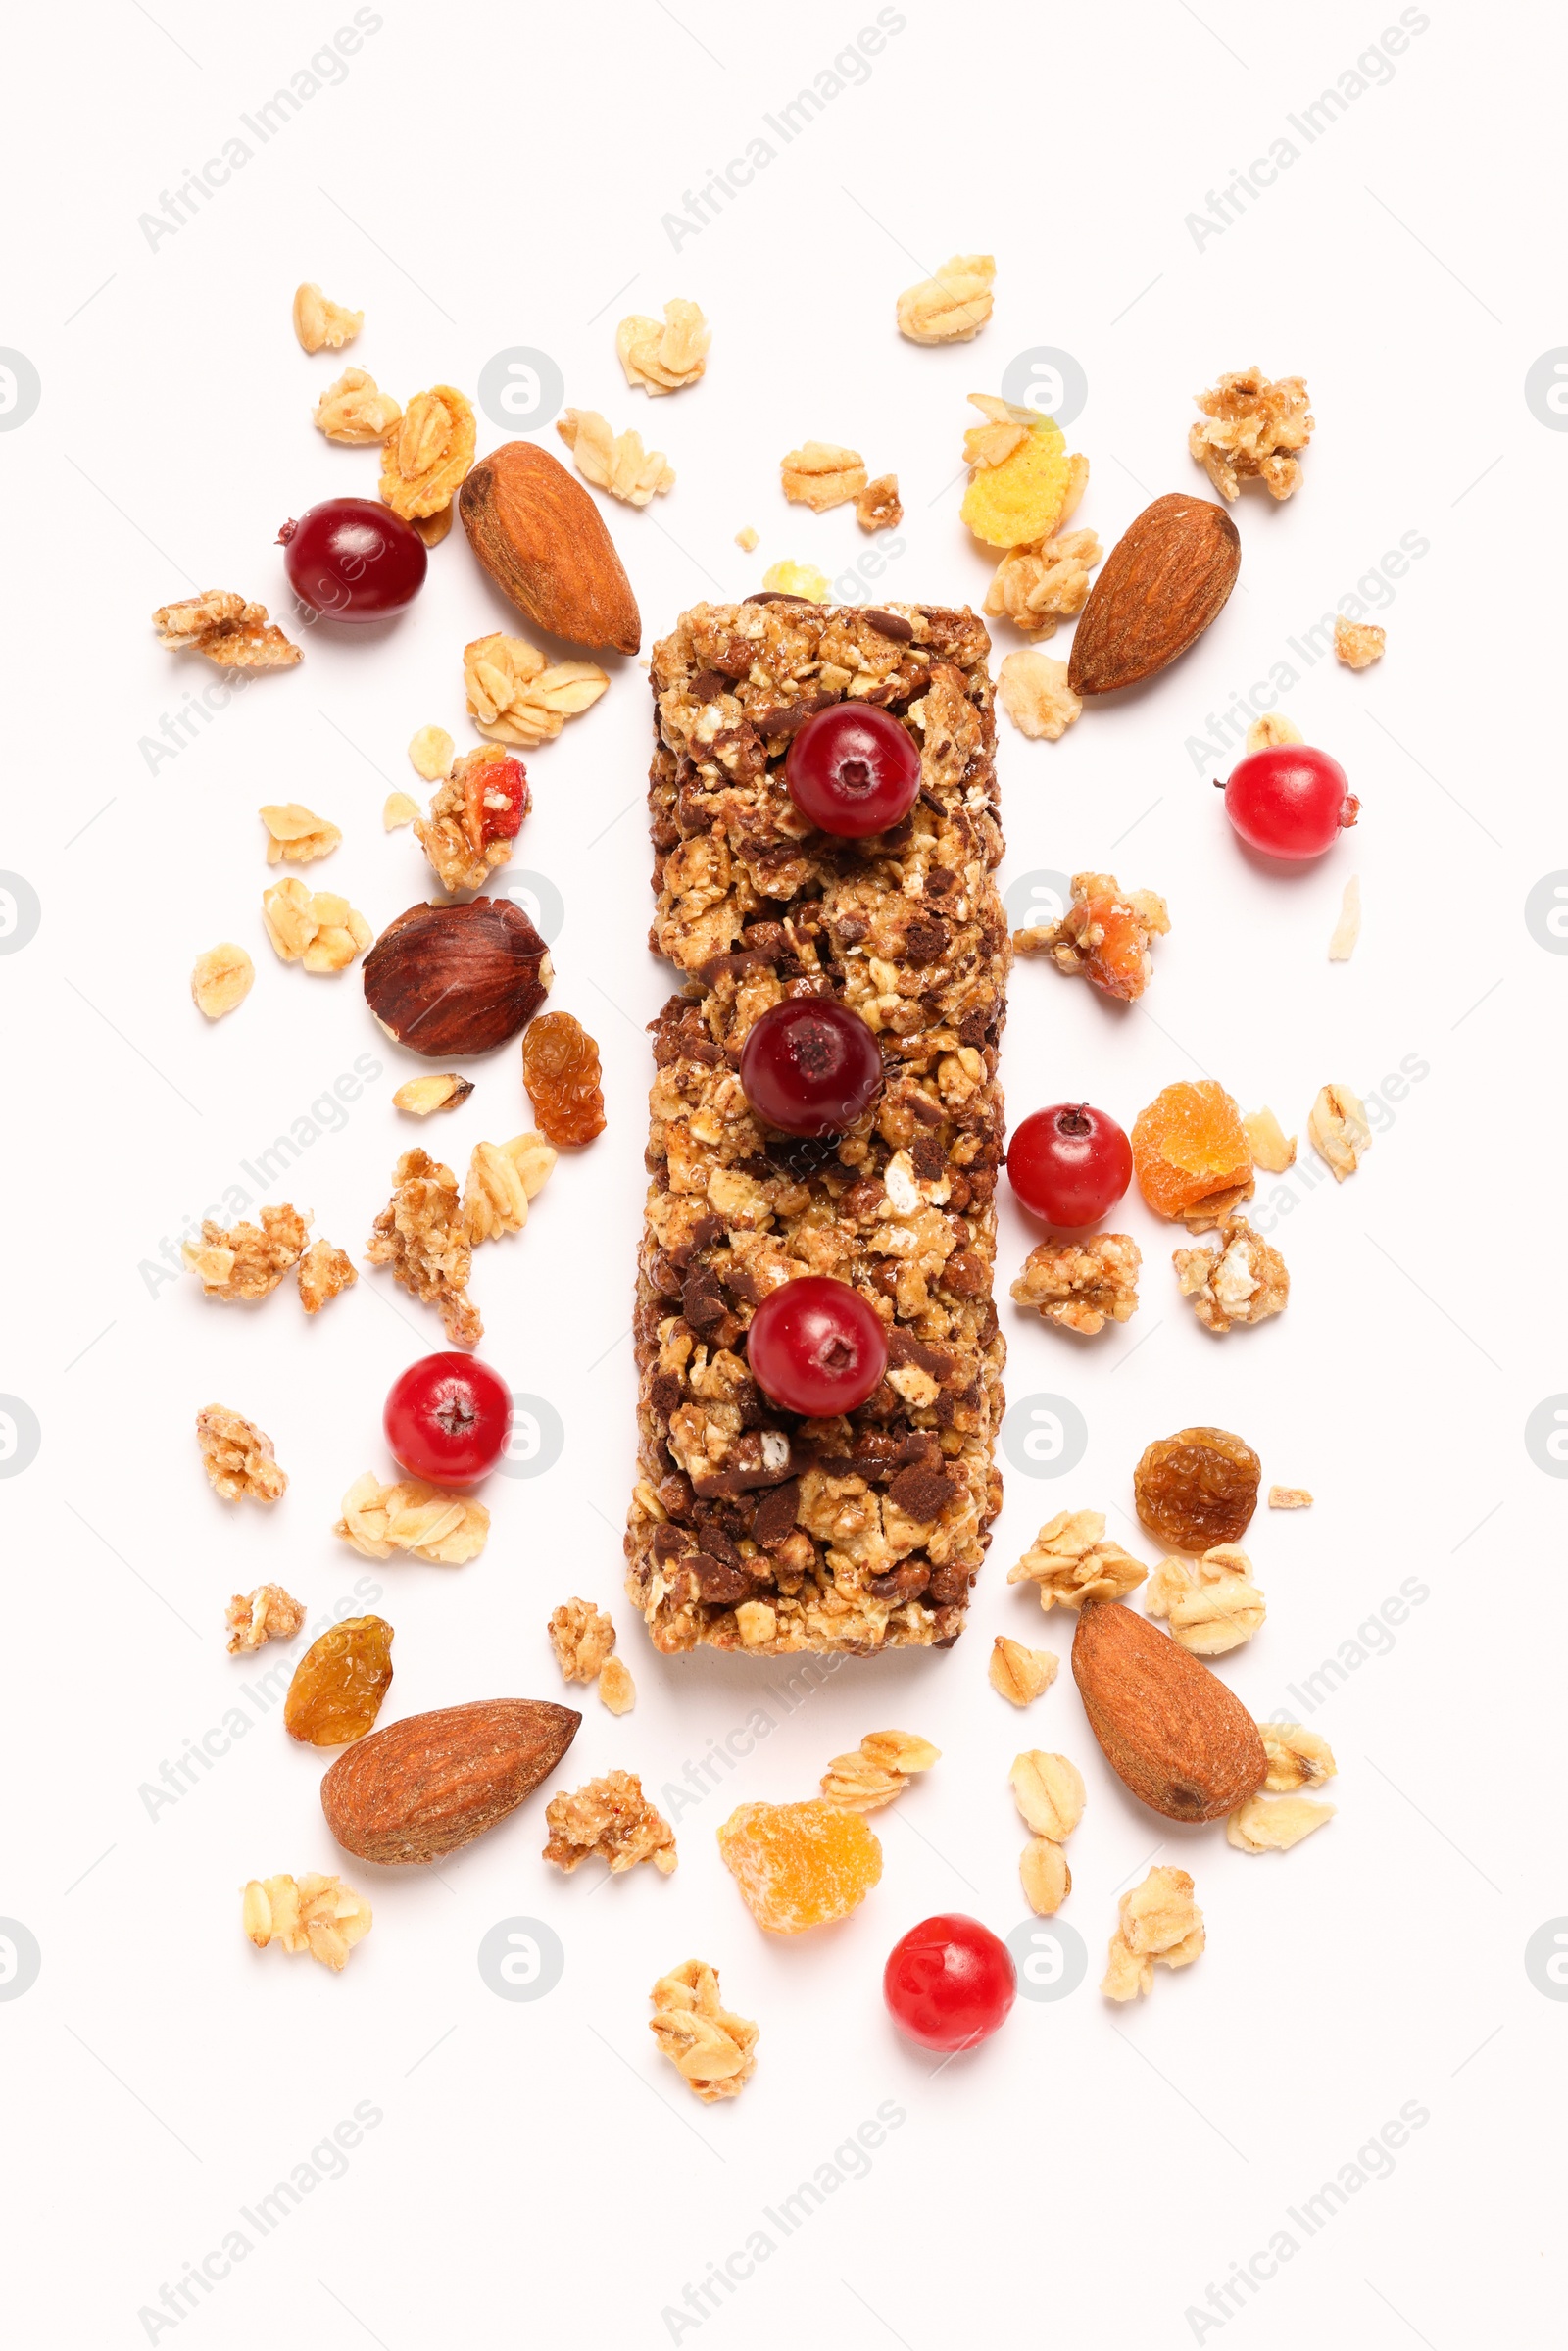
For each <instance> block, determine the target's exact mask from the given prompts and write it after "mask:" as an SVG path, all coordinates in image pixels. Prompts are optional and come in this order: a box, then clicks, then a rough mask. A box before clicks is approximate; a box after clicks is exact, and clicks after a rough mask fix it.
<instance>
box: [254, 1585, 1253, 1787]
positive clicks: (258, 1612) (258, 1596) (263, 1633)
mask: <svg viewBox="0 0 1568 2351" xmlns="http://www.w3.org/2000/svg"><path fill="white" fill-rule="evenodd" d="M223 1622H224V1624H225V1625H226V1626H227V1627H228V1653H229V1655H230V1656H231V1657H238V1656H239V1655H241V1654H242V1652H243V1651H244V1650H246V1649H259V1648H260V1647H261V1646H262V1644H263V1642H264V1641H292V1640H293V1638H294V1636H295V1634H296V1633H297V1632H298V1631H299V1629H300V1627H301V1625H303V1624H304V1622H305V1603H304V1601H303V1600H297V1599H295V1597H294V1595H293V1593H292V1592H285V1591H284V1590H283V1587H282V1585H281V1584H258V1585H257V1587H256V1590H255V1591H254V1592H235V1594H234V1596H233V1598H232V1599H231V1600H230V1601H229V1603H228V1606H227V1607H226V1608H225V1609H224V1611H223ZM1270 1785H1271V1786H1272V1782H1271V1783H1270Z"/></svg>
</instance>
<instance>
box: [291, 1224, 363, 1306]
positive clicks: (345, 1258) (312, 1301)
mask: <svg viewBox="0 0 1568 2351" xmlns="http://www.w3.org/2000/svg"><path fill="white" fill-rule="evenodd" d="M359 1278H360V1277H359V1275H358V1274H357V1273H356V1272H355V1270H354V1267H353V1264H352V1263H351V1262H350V1259H349V1254H348V1251H347V1250H346V1249H338V1248H337V1247H336V1246H335V1245H334V1244H333V1243H332V1242H330V1241H313V1242H312V1243H311V1246H310V1248H309V1249H307V1250H306V1252H305V1254H304V1256H303V1257H302V1258H301V1259H300V1266H299V1272H298V1273H297V1275H296V1276H295V1279H296V1281H297V1282H298V1283H299V1286H300V1304H301V1305H302V1306H303V1307H304V1308H305V1311H306V1313H307V1314H319V1313H320V1311H321V1308H322V1307H323V1306H324V1305H325V1304H326V1303H327V1302H328V1300H329V1299H331V1298H340V1297H341V1296H342V1294H343V1292H344V1291H345V1290H352V1289H353V1287H354V1285H355V1283H356V1282H357V1281H358V1280H359Z"/></svg>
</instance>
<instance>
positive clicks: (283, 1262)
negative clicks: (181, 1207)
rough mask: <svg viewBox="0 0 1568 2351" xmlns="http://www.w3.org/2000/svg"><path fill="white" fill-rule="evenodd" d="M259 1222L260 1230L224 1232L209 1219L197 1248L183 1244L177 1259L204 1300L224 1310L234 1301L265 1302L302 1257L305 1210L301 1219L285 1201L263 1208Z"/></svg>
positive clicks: (252, 1227) (250, 1227) (244, 1227)
mask: <svg viewBox="0 0 1568 2351" xmlns="http://www.w3.org/2000/svg"><path fill="white" fill-rule="evenodd" d="M261 1218H262V1221H261V1223H260V1225H254V1224H248V1223H242V1224H237V1225H234V1226H232V1227H231V1228H230V1229H229V1230H228V1231H227V1232H225V1231H224V1230H223V1228H222V1226H221V1225H219V1224H214V1223H213V1221H212V1219H211V1218H209V1219H208V1220H207V1222H206V1223H205V1224H204V1225H203V1226H202V1237H201V1243H200V1246H199V1247H198V1246H197V1245H196V1244H194V1243H192V1242H189V1241H186V1242H183V1243H182V1244H181V1245H180V1252H179V1253H180V1255H181V1256H182V1257H183V1258H184V1260H185V1263H186V1264H187V1265H188V1266H189V1268H190V1270H191V1272H192V1273H193V1274H196V1275H197V1276H199V1278H200V1281H201V1285H202V1288H203V1290H204V1291H205V1292H206V1294H207V1296H208V1297H209V1298H221V1299H222V1300H223V1302H224V1304H225V1305H226V1304H228V1303H229V1302H230V1301H231V1300H232V1299H234V1298H266V1296H267V1294H268V1292H269V1291H270V1290H275V1289H276V1288H277V1285H278V1283H279V1282H280V1281H281V1280H282V1279H283V1276H284V1275H285V1274H286V1273H287V1272H288V1270H289V1267H290V1266H291V1265H297V1264H298V1263H299V1260H300V1258H301V1257H302V1256H303V1255H304V1254H305V1245H306V1241H307V1238H308V1230H307V1228H308V1227H309V1225H310V1221H311V1219H310V1213H309V1211H308V1210H307V1212H306V1213H305V1215H303V1216H302V1215H301V1214H300V1212H299V1210H298V1209H297V1208H294V1207H292V1206H290V1205H289V1204H288V1202H286V1201H285V1202H284V1204H283V1206H282V1207H280V1208H263V1209H262V1211H261Z"/></svg>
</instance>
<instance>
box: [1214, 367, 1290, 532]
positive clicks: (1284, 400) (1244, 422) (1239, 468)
mask: <svg viewBox="0 0 1568 2351" xmlns="http://www.w3.org/2000/svg"><path fill="white" fill-rule="evenodd" d="M1196 398H1197V401H1198V405H1199V407H1200V408H1201V410H1202V412H1203V420H1202V422H1201V424H1195V425H1194V426H1193V428H1192V431H1191V432H1190V433H1189V434H1188V436H1187V446H1188V448H1189V449H1190V450H1191V451H1192V453H1193V455H1194V457H1195V458H1197V460H1198V462H1199V464H1200V465H1201V466H1202V468H1203V471H1204V472H1205V473H1206V474H1207V475H1208V478H1209V480H1210V481H1211V482H1212V483H1213V485H1214V487H1215V489H1216V490H1217V491H1218V492H1219V494H1220V496H1221V497H1222V498H1226V499H1233V498H1236V497H1237V496H1239V495H1240V491H1241V485H1242V483H1243V481H1244V480H1251V479H1254V478H1255V479H1256V480H1258V481H1260V482H1261V483H1262V484H1263V487H1264V488H1265V489H1266V490H1267V492H1268V494H1269V496H1270V497H1271V498H1289V497H1290V495H1291V493H1292V491H1293V490H1295V489H1297V488H1299V485H1300V479H1301V467H1300V462H1299V459H1298V457H1297V455H1296V452H1297V451H1298V450H1299V449H1304V448H1305V447H1306V444H1307V442H1308V441H1309V440H1310V439H1311V438H1312V416H1311V414H1310V412H1309V411H1308V408H1307V405H1306V385H1305V383H1304V382H1303V381H1302V379H1301V377H1300V376H1299V375H1282V376H1281V377H1280V378H1279V380H1278V382H1277V383H1270V381H1269V379H1268V377H1267V376H1266V375H1265V374H1264V373H1263V370H1262V368H1261V367H1247V368H1244V369H1243V370H1242V372H1241V373H1240V374H1237V375H1222V376H1221V377H1220V379H1219V381H1218V383H1217V384H1216V385H1215V386H1214V388H1213V390H1212V391H1210V392H1200V393H1198V394H1197V395H1196Z"/></svg>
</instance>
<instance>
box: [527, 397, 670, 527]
mask: <svg viewBox="0 0 1568 2351" xmlns="http://www.w3.org/2000/svg"><path fill="white" fill-rule="evenodd" d="M556 430H557V432H558V433H560V435H561V437H562V439H563V440H564V442H565V444H566V447H567V448H568V449H569V450H570V451H571V454H572V458H573V460H574V462H575V464H576V467H577V470H578V472H579V473H580V474H581V475H582V477H583V479H584V481H591V482H592V483H593V485H594V487H595V489H597V490H608V491H609V492H610V495H611V497H612V498H618V499H620V500H621V501H622V502H623V503H624V504H625V505H626V506H646V505H647V504H648V502H649V500H650V499H652V498H657V497H659V496H661V495H662V493H663V492H665V491H667V490H672V489H673V488H674V487H675V468H674V466H673V465H671V464H670V462H669V460H668V459H667V458H666V457H665V455H664V453H663V451H662V449H644V447H643V437H642V434H641V433H640V432H623V433H616V432H613V431H612V430H611V428H610V424H609V422H608V421H607V419H606V418H605V417H603V416H600V414H599V412H598V410H597V409H575V408H569V409H565V410H564V411H563V412H562V414H561V415H560V416H558V417H557V418H556Z"/></svg>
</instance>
